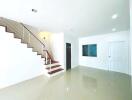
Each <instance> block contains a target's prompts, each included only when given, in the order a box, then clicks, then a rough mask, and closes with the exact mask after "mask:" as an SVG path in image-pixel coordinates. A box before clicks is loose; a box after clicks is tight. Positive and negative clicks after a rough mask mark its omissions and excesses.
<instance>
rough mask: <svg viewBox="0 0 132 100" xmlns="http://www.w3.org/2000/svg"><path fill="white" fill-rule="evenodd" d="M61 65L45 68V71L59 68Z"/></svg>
mask: <svg viewBox="0 0 132 100" xmlns="http://www.w3.org/2000/svg"><path fill="white" fill-rule="evenodd" d="M60 66H61V65H54V66H51V67H47V68H46V69H47V70H49V69H53V68H57V67H60Z"/></svg>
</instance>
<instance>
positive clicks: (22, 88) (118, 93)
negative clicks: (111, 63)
mask: <svg viewBox="0 0 132 100" xmlns="http://www.w3.org/2000/svg"><path fill="white" fill-rule="evenodd" d="M0 100H132V91H131V77H130V76H128V75H125V74H121V73H116V72H108V71H103V70H98V69H91V68H86V67H77V68H74V69H72V70H71V71H68V72H65V73H63V74H61V75H58V76H56V77H53V78H50V79H49V78H46V77H44V76H40V77H37V78H34V79H32V80H28V81H25V82H22V83H20V84H17V85H14V86H11V87H8V88H5V89H3V90H0Z"/></svg>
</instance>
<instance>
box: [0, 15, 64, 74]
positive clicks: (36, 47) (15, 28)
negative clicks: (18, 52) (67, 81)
mask: <svg viewBox="0 0 132 100" xmlns="http://www.w3.org/2000/svg"><path fill="white" fill-rule="evenodd" d="M0 26H3V27H5V31H6V32H8V33H13V34H14V38H17V39H20V40H21V43H24V44H27V48H32V51H33V52H37V55H40V56H41V58H42V60H43V61H44V66H42V67H44V74H45V75H46V76H48V77H51V76H55V75H57V74H59V73H62V72H64V69H63V68H62V66H61V65H60V64H59V61H56V60H54V58H53V57H52V55H51V54H50V53H49V51H48V50H46V49H45V44H44V43H43V42H42V41H41V40H40V39H39V38H38V37H37V36H36V35H35V33H33V32H32V31H31V30H29V29H28V28H27V27H26V25H24V24H22V23H18V22H16V21H13V20H9V19H6V18H3V17H0Z"/></svg>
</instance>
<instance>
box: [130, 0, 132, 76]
mask: <svg viewBox="0 0 132 100" xmlns="http://www.w3.org/2000/svg"><path fill="white" fill-rule="evenodd" d="M131 42H132V0H130V43H131ZM130 45H131V75H132V43H131V44H130Z"/></svg>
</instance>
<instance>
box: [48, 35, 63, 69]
mask: <svg viewBox="0 0 132 100" xmlns="http://www.w3.org/2000/svg"><path fill="white" fill-rule="evenodd" d="M50 47H51V50H52V54H53V57H54V59H55V60H56V61H59V63H60V65H61V67H63V68H64V33H54V34H51V35H50Z"/></svg>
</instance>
